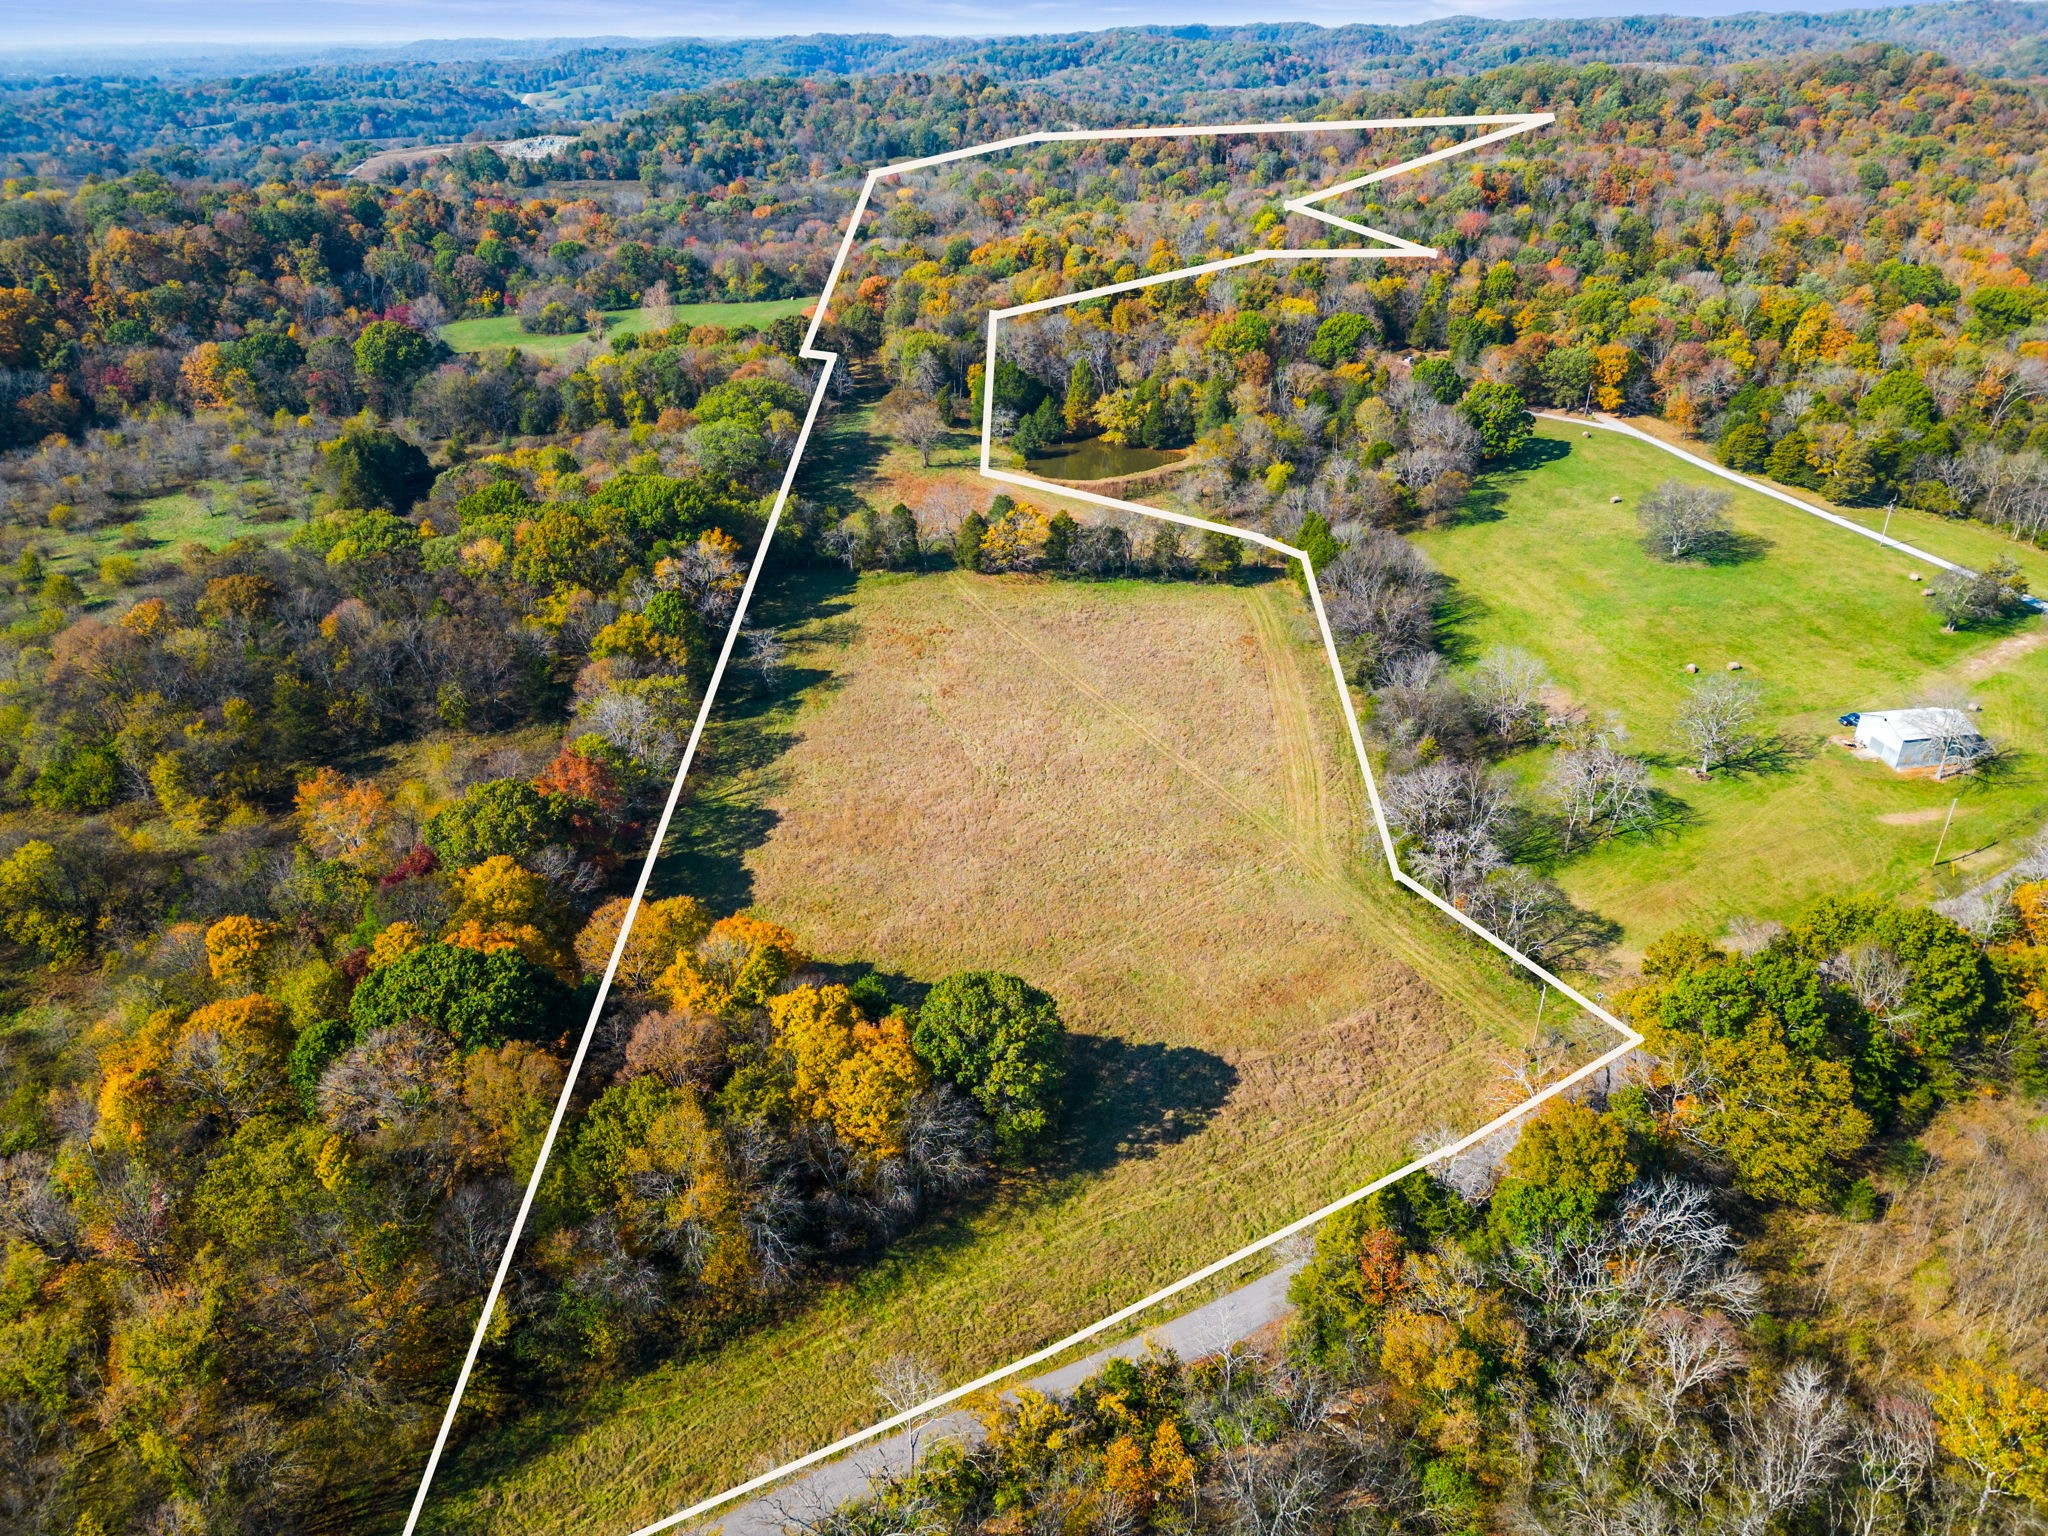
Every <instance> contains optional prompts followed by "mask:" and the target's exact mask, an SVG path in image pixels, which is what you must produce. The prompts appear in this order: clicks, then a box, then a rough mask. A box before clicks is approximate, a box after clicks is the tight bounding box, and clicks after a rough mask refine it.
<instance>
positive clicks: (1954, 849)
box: [1418, 423, 2048, 950]
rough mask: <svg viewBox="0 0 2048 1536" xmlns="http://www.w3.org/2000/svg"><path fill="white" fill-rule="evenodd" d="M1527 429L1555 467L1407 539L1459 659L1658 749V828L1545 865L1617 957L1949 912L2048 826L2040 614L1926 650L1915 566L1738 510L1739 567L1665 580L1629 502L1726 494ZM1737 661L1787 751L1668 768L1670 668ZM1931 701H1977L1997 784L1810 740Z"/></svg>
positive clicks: (1501, 483)
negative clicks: (1507, 666)
mask: <svg viewBox="0 0 2048 1536" xmlns="http://www.w3.org/2000/svg"><path fill="white" fill-rule="evenodd" d="M1540 435H1541V438H1542V439H1543V440H1544V441H1545V442H1547V443H1549V444H1552V445H1553V446H1552V448H1551V449H1550V450H1549V452H1550V453H1551V454H1553V455H1557V456H1556V457H1553V458H1551V459H1550V460H1549V461H1548V462H1543V463H1541V464H1539V465H1535V466H1532V467H1527V468H1523V469H1519V470H1516V471H1512V472H1509V473H1505V474H1501V475H1498V476H1494V477H1491V478H1490V480H1489V481H1488V482H1487V483H1486V484H1485V485H1483V486H1482V488H1481V490H1480V492H1479V493H1478V494H1477V495H1475V497H1474V501H1473V505H1472V509H1471V512H1470V514H1469V515H1468V516H1467V518H1466V519H1465V520H1464V521H1462V522H1460V523H1459V524H1457V525H1455V526H1452V527H1449V528H1443V529H1435V530H1430V531H1427V532H1425V533H1423V534H1421V535H1419V536H1418V542H1419V543H1420V544H1421V545H1422V546H1423V548H1424V549H1425V550H1426V551H1427V552H1428V553H1429V555H1430V557H1431V558H1432V559H1433V560H1435V561H1436V562H1437V564H1438V565H1439V567H1440V568H1441V569H1442V570H1443V571H1444V572H1445V573H1446V574H1447V575H1448V576H1449V577H1451V579H1452V580H1453V581H1454V582H1455V583H1456V591H1457V601H1458V614H1457V620H1456V623H1455V625H1454V628H1453V635H1454V641H1455V643H1456V645H1457V646H1458V647H1459V648H1460V653H1461V654H1462V655H1464V656H1466V657H1468V658H1469V657H1473V656H1476V655H1478V654H1479V653H1480V652H1482V651H1483V650H1485V649H1486V648H1487V647H1489V646H1492V645H1498V644H1506V645H1514V646H1519V647H1522V648H1523V649H1526V650H1528V651H1531V652H1533V653H1535V654H1536V655H1538V656H1540V657H1541V658H1542V659H1543V660H1544V662H1545V663H1546V665H1547V666H1548V667H1549V668H1550V670H1551V672H1552V674H1553V675H1554V676H1555V677H1556V679H1557V680H1558V682H1559V683H1560V684H1561V685H1562V686H1563V687H1564V688H1565V689H1566V690H1567V691H1568V692H1569V693H1570V695H1571V697H1572V699H1573V700H1574V701H1575V702H1577V703H1578V704H1580V705H1582V706H1584V707H1585V708H1587V709H1588V710H1590V711H1591V712H1592V714H1593V716H1594V718H1595V719H1602V718H1605V717H1606V716H1608V715H1610V714H1612V715H1615V716H1618V718H1619V719H1620V721H1621V723H1622V724H1623V725H1624V726H1625V727H1626V728H1627V730H1628V731H1629V733H1630V738H1631V741H1632V742H1633V744H1634V745H1635V747H1636V748H1637V749H1638V750H1647V751H1650V752H1652V753H1654V754H1659V755H1660V760H1661V763H1662V766H1661V767H1660V768H1659V770H1658V773H1657V782H1658V786H1659V787H1660V788H1661V789H1663V790H1665V791H1666V792H1667V793H1668V794H1669V795H1670V796H1672V797H1673V811H1674V815H1673V818H1672V820H1671V823H1670V825H1669V826H1668V827H1667V828H1666V830H1665V831H1664V832H1663V833H1661V834H1659V835H1657V836H1654V837H1644V838H1635V839H1630V840H1628V841H1626V842H1622V843H1617V844H1611V845H1608V846H1607V847H1604V848H1601V849H1599V850H1597V851H1595V852H1592V853H1590V854H1587V855H1582V856H1580V857H1578V858H1576V859H1573V860H1571V861H1570V862H1568V863H1566V864H1565V865H1564V866H1563V867H1562V868H1561V869H1559V870H1558V871H1557V874H1558V878H1559V879H1560V880H1561V881H1562V883H1563V884H1564V886H1565V888H1566V889H1567V890H1568V891H1569V892H1570V893H1571V894H1572V895H1573V896H1574V898H1576V899H1577V900H1579V901H1581V902H1583V903H1585V904H1587V905H1589V906H1592V907H1594V908H1596V909H1597V910H1599V911H1600V912H1602V913H1604V914H1606V915H1607V916H1609V917H1611V918H1613V919H1615V920H1616V921H1618V922H1621V923H1623V924H1624V925H1625V926H1626V928H1627V930H1628V946H1627V947H1628V948H1629V949H1632V950H1633V949H1638V948H1639V947H1640V945H1641V944H1643V943H1646V942H1648V940H1650V939H1652V938H1655V937H1656V936H1657V935H1658V934H1659V933H1662V932H1665V931H1667V930H1669V929H1671V928H1674V927H1678V926H1683V925H1704V926H1706V927H1708V928H1710V929H1716V930H1718V929H1719V928H1720V927H1721V926H1722V925H1724V924H1726V923H1727V922H1728V921H1730V920H1731V919H1734V918H1737V917H1758V918H1783V917H1785V916H1787V915H1789V914H1790V913H1792V912H1793V911H1795V910H1797V909H1798V908H1799V907H1800V906H1802V905H1803V904H1805V903H1806V902H1808V901H1810V900H1812V899H1813V898H1815V897H1817V896H1819V895H1821V894H1823V893H1825V892H1828V891H1839V890H1845V889H1848V890H1872V891H1881V892H1887V893H1891V894H1896V895H1902V896H1905V895H1910V896H1916V897H1921V898H1927V897H1933V896H1938V895H1941V894H1945V893H1946V892H1947V891H1949V890H1950V889H1952V888H1953V887H1955V886H1956V885H1959V884H1962V883H1965V882H1967V881H1971V880H1975V879H1980V878H1982V877H1983V876H1984V875H1986V874H1988V873H1990V872H1993V871H1994V870H1995V869H1997V868H1998V867H1999V866H2000V864H2001V861H2003V860H2006V859H2009V858H2010V857H2012V856H2013V854H2014V853H2015V851H2016V848H2017V844H2018V843H2019V842H2020V841H2022V840H2023V839H2024V838H2025V837H2026V836H2027V835H2029V834H2031V832H2032V831H2033V830H2034V829H2035V828H2037V827H2039V826H2040V825H2041V822H2042V819H2043V817H2044V815H2048V789H2044V785H2043V782H2042V779H2041V772H2042V767H2043V764H2044V758H2043V756H2042V754H2043V752H2044V750H2048V646H2044V645H2043V644H2042V642H2043V640H2044V639H2048V632H2044V630H2048V626H2044V624H2043V622H2042V621H2041V620H2039V619H2033V620H2029V621H2026V622H2023V623H2019V624H2015V625H2013V626H2010V627H2007V628H2003V629H1999V630H1996V631H1989V632H1977V633H1964V634H1954V635H1950V634H1943V633H1942V632H1941V628H1940V625H1939V624H1938V623H1937V622H1936V621H1935V620H1934V619H1933V617H1932V616H1931V615H1930V613H1929V611H1928V608H1927V605H1926V603H1925V601H1924V600H1923V598H1922V596H1921V594H1922V592H1923V591H1924V583H1921V582H1914V581H1912V580H1910V579H1909V577H1910V575H1911V574H1913V573H1914V572H1920V573H1921V574H1923V575H1924V574H1925V573H1926V568H1925V567H1923V566H1920V565H1919V564H1918V563H1917V562H1914V561H1912V560H1909V559H1907V558H1906V557H1905V556H1903V555H1899V554H1895V553H1893V552H1891V551H1889V550H1886V549H1884V548H1883V547H1882V546H1879V545H1874V544H1870V543H1868V542H1866V541H1864V540H1861V539H1858V538H1856V537H1855V536H1854V535H1853V534H1848V533H1845V532H1843V531H1842V530H1840V529H1836V528H1832V527H1830V526H1829V525H1828V524H1826V523H1824V522H1822V521H1820V520H1819V519H1817V518H1810V517H1806V516H1804V515H1802V514H1801V513H1799V512H1797V511H1795V510H1794V509H1792V508H1790V507H1786V506H1783V505H1781V504H1779V503H1776V502H1773V501H1771V500H1770V499H1769V498H1767V497H1762V496H1757V495H1753V494H1749V493H1738V494H1737V496H1736V500H1735V504H1734V508H1733V514H1732V515H1733V518H1734V521H1735V523H1736V525H1737V527H1738V529H1739V531H1740V532H1741V533H1743V534H1744V535H1746V536H1747V537H1748V538H1749V540H1750V541H1751V544H1752V549H1751V551H1750V554H1749V557H1748V558H1744V559H1740V560H1735V561H1731V562H1727V563H1722V564H1712V565H1703V564H1679V565H1671V564H1665V563H1662V562H1659V561H1657V560H1654V559H1652V558H1650V557H1649V556H1648V555H1647V554H1645V553H1644V551H1643V549H1642V548H1641V545H1640V543H1639V541H1638V537H1637V531H1636V524H1635V515H1634V505H1635V502H1636V499H1637V497H1638V496H1639V494H1640V493H1641V492H1642V491H1643V490H1645V489H1647V488H1648V487H1649V486H1651V485H1654V484H1656V483H1657V482H1658V481H1661V480H1664V479H1668V478H1673V477H1676V478H1680V479H1698V480H1701V481H1703V482H1708V483H1713V484H1717V485H1725V483H1724V482H1719V481H1714V480H1712V477H1710V476H1708V475H1706V474H1705V473H1704V472H1703V471H1698V470H1693V469H1691V468H1689V467H1688V466H1686V465H1685V464H1683V463H1681V462H1679V461H1677V460H1675V459H1673V458H1671V457H1670V456H1669V455H1667V454H1664V453H1660V452H1658V451H1657V450H1656V449H1655V448H1652V447H1650V446H1649V445H1647V444H1643V443H1636V442H1631V441H1629V440H1627V439H1625V438H1620V437H1616V436H1614V435H1612V434H1608V433H1596V434H1595V435H1594V436H1593V437H1592V438H1590V439H1588V438H1584V437H1582V436H1581V434H1580V433H1579V431H1578V430H1576V429H1568V428H1562V427H1556V426H1553V425H1552V424H1549V423H1545V424H1544V426H1543V428H1542V431H1541V434H1540ZM1614 496H1620V497H1622V498H1623V500H1622V504H1621V505H1618V506H1617V505H1614V504H1613V502H1612V500H1611V498H1612V497H1614ZM1914 536H1917V530H1916V532H1915V535H1914ZM1731 661H1735V662H1739V663H1741V665H1742V667H1743V669H1744V670H1743V675H1744V676H1745V677H1747V678H1750V679H1752V680H1753V681H1755V682H1756V683H1757V684H1759V686H1760V687H1761V688H1762V689H1763V692H1764V699H1765V708H1766V713H1767V715H1768V716H1769V718H1770V720H1771V722H1772V724H1773V725H1774V726H1775V727H1776V728H1777V729H1778V730H1780V731H1781V732H1783V733H1784V734H1785V736H1786V738H1787V741H1788V743H1789V745H1790V746H1791V748H1792V751H1791V752H1790V753H1789V754H1788V755H1787V757H1786V759H1785V760H1784V761H1782V762H1781V763H1779V764H1778V765H1777V766H1776V767H1774V768H1772V769H1770V770H1769V771H1757V772H1753V773H1748V774H1726V775H1717V776H1716V777H1715V778H1714V779H1713V780H1711V781H1709V782H1706V783H1701V782H1698V781H1696V780H1694V779H1693V778H1691V777H1690V775H1688V774H1686V773H1684V772H1683V771H1682V767H1681V763H1680V748H1679V743H1678V740H1677V737H1676V733H1675V731H1674V729H1673V719H1674V716H1675V715H1676V714H1677V712H1678V710H1679V708H1680V706H1681V704H1682V702H1683V700H1684V697H1685V694H1686V690H1687V689H1688V688H1689V687H1690V686H1691V685H1692V684H1693V683H1694V682H1696V681H1697V679H1696V678H1695V677H1694V676H1693V675H1691V674H1688V673H1687V672H1686V671H1685V670H1684V667H1685V664H1686V663H1688V662H1691V663H1693V664H1695V665H1697V666H1699V667H1700V668H1701V675H1705V674H1706V673H1711V672H1715V671H1719V670H1721V669H1722V668H1724V667H1725V666H1726V665H1727V663H1729V662H1731ZM1943 687H1954V688H1964V689H1967V690H1968V691H1969V693H1970V695H1971V696H1972V697H1974V698H1975V699H1977V700H1978V701H1980V702H1981V703H1982V704H1983V705H1984V710H1983V712H1982V714H1981V716H1980V717H1979V718H1980V720H1981V722H1982V724H1983V727H1984V728H1985V729H1986V730H1987V731H1988V732H1989V733H1990V734H1991V735H1992V736H1993V737H1994V738H1997V739H1999V740H2001V741H2003V742H2004V743H2005V744H2007V745H2008V746H2009V747H2010V748H2011V749H2012V755H2011V757H2010V758H2009V760H2008V761H2007V762H2006V764H2005V765H2004V766H2003V767H2002V768H2001V769H2000V770H1999V771H1998V772H1996V773H1991V774H1986V775H1982V776H1976V777H1972V778H1969V779H1967V780H1964V781H1962V782H1959V783H1958V782H1950V783H1946V784H1934V783H1931V782H1929V781H1927V780H1924V779H1905V778H1901V777H1899V776H1897V775H1895V774H1893V773H1891V772H1890V771H1889V770H1887V769H1885V768H1883V767H1882V766H1880V765H1877V764H1873V763H1864V762H1858V761H1856V760H1854V759H1853V758H1851V757H1850V756H1849V755H1848V754H1847V753H1846V752H1844V751H1842V750H1841V749H1839V748H1836V747H1833V746H1830V745H1828V744H1827V738H1828V737H1829V736H1831V735H1839V734H1841V733H1842V728H1841V727H1840V726H1838V725H1837V724H1836V723H1835V717H1836V716H1837V715H1839V714H1841V713H1843V712H1844V711H1846V710H1852V709H1883V708H1893V707H1899V706H1904V705H1911V704H1914V703H1917V702H1920V701H1922V700H1923V699H1925V698H1927V697H1928V696H1930V694H1931V693H1934V692H1936V691H1938V690H1940V689H1941V688H1943ZM1511 766H1513V767H1514V768H1515V770H1516V771H1517V772H1519V773H1521V774H1522V775H1524V776H1525V777H1527V778H1529V779H1531V780H1535V779H1538V778H1540V777H1541V775H1542V773H1543V771H1544V770H1545V768H1546V767H1547V762H1546V757H1545V754H1544V753H1541V752H1537V753H1529V754H1524V755H1523V756H1522V757H1521V758H1519V759H1518V760H1516V761H1515V762H1514V763H1513V764H1512V765H1511ZM1952 800H1954V801H1955V816H1954V824H1953V826H1952V828H1951V829H1950V831H1949V836H1948V842H1947V845H1946V848H1945V849H1944V852H1943V861H1942V864H1941V865H1940V866H1939V867H1938V868H1937V867H1935V866H1934V865H1933V861H1932V860H1933V854H1934V851H1935V845H1936V843H1937V840H1938V839H1939V837H1940V833H1941V826H1942V822H1943V820H1944V818H1945V817H1946V815H1947V812H1948V808H1949V805H1950V802H1951V801H1952Z"/></svg>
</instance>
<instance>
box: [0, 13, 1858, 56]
mask: <svg viewBox="0 0 2048 1536" xmlns="http://www.w3.org/2000/svg"><path fill="white" fill-rule="evenodd" d="M1845 8H1847V7H1846V6H1844V5H1843V4H1841V3H1830V0H1804V3H1798V4H1782V3H1781V4H1770V3H1758V0H1351V3H1348V4H1346V3H1339V0H1085V3H1083V0H1002V3H994V0H853V3H850V4H837V5H835V4H830V3H821V0H788V3H781V4H769V3H761V0H728V3H725V4H707V3H702V0H684V3H680V4H660V3H654V0H103V3H99V4H90V5H81V4H79V3H77V0H9V3H8V5H7V6H6V11H7V21H6V23H5V26H4V29H0V52H10V53H11V52H15V51H17V50H21V49H33V48H79V47H106V48H112V49H128V48H139V47H143V46H146V45H148V44H152V43H161V42H169V43H178V44H186V45H196V44H221V45H229V46H233V45H241V46H245V47H259V48H260V47H266V46H275V45H277V44H280V43H286V44H288V43H295V42H350V43H370V42H394V41H410V40H415V39H420V38H448V37H565V38H574V37H595V36H632V37H679V36H695V37H736V36H748V35H751V36H777V35H786V34H790V33H806V32H894V33H917V32H921V33H950V34H959V35H969V36H973V35H984V36H990V35H1015V34H1017V33H1023V32H1077V31H1084V30H1093V29H1097V28H1103V27H1119V26H1141V25H1149V24H1168V25H1184V24H1187V23H1190V22H1209V23H1215V24H1229V23H1241V22H1250V21H1313V22H1319V23H1322V24H1324V25H1326V26H1335V25H1339V24H1342V23H1345V22H1392V23H1399V22H1414V21H1427V20H1430V19H1433V18H1435V17H1439V16H1450V15H1461V14H1462V15H1484V16H1532V15H1563V16H1589V15H1636V14H1643V13H1646V12H1678V13H1682V14H1686V15H1694V16H1704V15H1721V14H1727V13H1730V12H1734V11H1756V10H1803V11H1819V10H1838V9H1845Z"/></svg>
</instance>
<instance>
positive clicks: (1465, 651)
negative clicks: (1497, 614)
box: [1433, 576, 1493, 667]
mask: <svg viewBox="0 0 2048 1536" xmlns="http://www.w3.org/2000/svg"><path fill="white" fill-rule="evenodd" d="M1438 582H1439V585H1438V589H1437V597H1436V607H1435V613H1434V615H1433V623H1434V625H1435V639H1436V649H1437V652H1438V654H1440V655H1441V656H1442V657H1443V659H1444V661H1445V662H1446V663H1447V664H1448V665H1450V666H1453V667H1469V666H1470V665H1472V663H1473V662H1475V661H1477V660H1478V659H1479V647H1478V645H1477V644H1476V643H1475V642H1474V641H1473V639H1472V633H1471V631H1472V628H1473V627H1475V626H1477V625H1478V624H1479V622H1480V621H1481V620H1482V619H1484V618H1485V617H1486V616H1487V614H1489V613H1491V612H1492V611H1493V610H1492V609H1491V608H1490V607H1489V606H1488V604H1487V601H1486V599H1485V598H1483V597H1481V596H1480V595H1479V594H1478V593H1477V592H1474V591H1473V590H1472V589H1471V588H1470V587H1468V586H1466V585H1465V584H1464V583H1463V582H1462V581H1459V580H1458V579H1457V578H1456V577H1455V576H1439V577H1438Z"/></svg>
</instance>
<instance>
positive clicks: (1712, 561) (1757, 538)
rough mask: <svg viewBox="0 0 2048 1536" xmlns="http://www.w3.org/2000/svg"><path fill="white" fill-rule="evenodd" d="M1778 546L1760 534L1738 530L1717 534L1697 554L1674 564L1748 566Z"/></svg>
mask: <svg viewBox="0 0 2048 1536" xmlns="http://www.w3.org/2000/svg"><path fill="white" fill-rule="evenodd" d="M1777 547H1778V546H1777V545H1776V544H1774V543H1772V542H1771V541H1770V540H1769V539H1767V538H1765V537H1764V536H1763V535H1762V534H1760V533H1745V532H1743V531H1742V530H1740V529H1736V530H1732V531H1730V532H1728V533H1723V534H1718V535H1716V536H1715V537H1714V538H1712V539H1709V540H1708V541H1707V542H1706V543H1705V544H1703V545H1701V546H1700V548H1699V550H1698V552H1697V553H1695V554H1693V555H1691V556H1690V557H1688V558H1687V559H1685V560H1681V561H1677V562H1674V563H1676V564H1680V565H1748V564H1750V563H1751V562H1752V561H1755V560H1761V559H1763V557H1764V556H1765V555H1768V554H1769V553H1770V552H1771V551H1772V550H1774V549H1776V548H1777Z"/></svg>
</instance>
